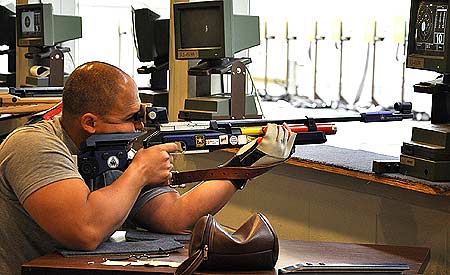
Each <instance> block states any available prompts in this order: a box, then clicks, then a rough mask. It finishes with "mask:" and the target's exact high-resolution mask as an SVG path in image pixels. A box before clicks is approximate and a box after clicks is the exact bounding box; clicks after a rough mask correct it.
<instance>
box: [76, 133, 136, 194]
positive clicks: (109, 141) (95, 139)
mask: <svg viewBox="0 0 450 275" xmlns="http://www.w3.org/2000/svg"><path fill="white" fill-rule="evenodd" d="M142 134H143V133H114V134H96V135H92V136H90V137H89V138H87V139H86V140H85V141H84V142H83V143H82V144H81V146H80V154H79V155H78V159H77V162H78V171H79V172H80V174H81V176H82V177H83V179H84V180H85V182H86V184H88V186H89V188H90V189H91V191H93V190H96V189H98V188H100V187H102V186H100V187H98V186H95V185H96V183H95V179H96V178H97V176H99V175H102V174H103V173H105V172H106V171H109V170H121V171H124V170H125V168H126V167H127V166H128V164H129V158H128V151H129V149H130V141H132V140H134V139H136V138H137V137H139V136H141V135H142Z"/></svg>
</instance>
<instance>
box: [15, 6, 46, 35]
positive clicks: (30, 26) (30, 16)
mask: <svg viewBox="0 0 450 275" xmlns="http://www.w3.org/2000/svg"><path fill="white" fill-rule="evenodd" d="M20 33H21V37H22V38H30V37H40V36H41V34H42V16H41V10H23V11H22V13H21V14H20Z"/></svg>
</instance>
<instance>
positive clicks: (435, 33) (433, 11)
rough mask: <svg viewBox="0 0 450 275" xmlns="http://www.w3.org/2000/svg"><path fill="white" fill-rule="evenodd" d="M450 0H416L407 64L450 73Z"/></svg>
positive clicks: (410, 28) (413, 5) (411, 21)
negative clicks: (449, 11) (449, 15)
mask: <svg viewBox="0 0 450 275" xmlns="http://www.w3.org/2000/svg"><path fill="white" fill-rule="evenodd" d="M449 3H450V1H449V0H447V1H442V0H441V1H436V0H412V1H411V13H410V23H409V35H408V52H407V62H406V66H407V67H408V68H414V69H422V70H428V71H434V72H439V73H444V74H445V73H450V58H449V54H450V51H449V50H450V32H449V30H450V25H449V24H450V23H449V22H450V21H449V18H448V8H449Z"/></svg>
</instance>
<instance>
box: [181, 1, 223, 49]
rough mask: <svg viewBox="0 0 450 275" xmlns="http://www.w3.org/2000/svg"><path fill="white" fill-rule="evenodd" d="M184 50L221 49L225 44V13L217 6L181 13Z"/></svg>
mask: <svg viewBox="0 0 450 275" xmlns="http://www.w3.org/2000/svg"><path fill="white" fill-rule="evenodd" d="M179 20H180V25H181V29H180V32H181V33H180V35H181V37H180V38H181V47H182V48H220V47H221V46H222V44H223V27H222V26H223V13H221V8H220V7H219V6H217V5H215V6H210V7H201V8H193V9H184V10H182V11H181V12H180V18H179Z"/></svg>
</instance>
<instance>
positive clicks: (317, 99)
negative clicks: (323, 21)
mask: <svg viewBox="0 0 450 275" xmlns="http://www.w3.org/2000/svg"><path fill="white" fill-rule="evenodd" d="M321 40H325V36H319V35H318V22H317V21H316V22H315V23H314V101H315V102H318V103H321V104H318V106H317V107H320V105H326V104H325V102H324V101H323V100H322V98H320V96H319V94H318V93H317V56H318V48H319V47H318V44H319V43H318V42H319V41H321Z"/></svg>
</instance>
